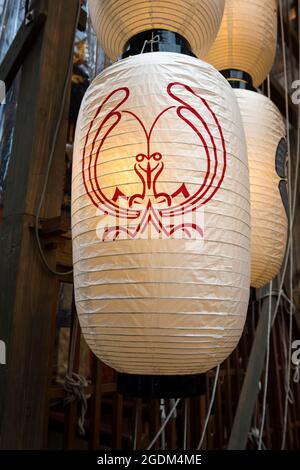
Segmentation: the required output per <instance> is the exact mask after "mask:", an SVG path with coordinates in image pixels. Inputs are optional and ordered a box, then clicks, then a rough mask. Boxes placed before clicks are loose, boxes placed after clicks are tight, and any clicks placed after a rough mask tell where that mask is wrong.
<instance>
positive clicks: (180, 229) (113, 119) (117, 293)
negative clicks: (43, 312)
mask: <svg viewBox="0 0 300 470" xmlns="http://www.w3.org/2000/svg"><path fill="white" fill-rule="evenodd" d="M72 178H73V183H72V186H73V187H72V227H73V228H72V234H73V257H74V280H75V295H76V304H77V312H78V315H79V320H80V324H81V328H82V331H83V334H84V336H85V339H86V341H87V343H88V344H89V346H90V348H91V349H92V350H93V352H94V353H95V354H96V355H97V356H99V357H100V358H101V360H103V361H104V362H105V363H107V364H108V365H110V366H111V367H113V368H114V369H116V370H118V371H120V372H127V373H132V374H160V375H178V374H182V375H185V374H194V373H200V372H204V371H207V370H208V369H210V368H212V367H214V366H215V365H216V364H218V363H220V362H222V361H223V360H224V359H225V358H226V357H227V356H228V355H229V354H230V352H231V351H232V350H233V349H234V348H235V346H236V344H237V342H238V340H239V338H240V335H241V332H242V329H243V326H244V321H245V315H246V311H247V304H248V293H249V292H248V291H249V284H250V222H249V214H250V206H249V175H248V166H247V155H246V143H245V137H244V131H243V127H242V122H241V116H240V113H239V109H238V105H237V102H236V99H235V96H234V93H233V91H232V89H231V87H230V86H229V84H228V83H227V82H226V80H225V79H224V77H222V76H221V74H219V73H218V72H217V71H216V70H215V69H214V68H213V67H211V66H210V65H209V64H206V63H205V62H202V61H200V60H198V59H196V58H193V57H190V56H185V55H181V54H175V53H161V52H155V53H149V54H141V55H138V56H134V57H130V58H128V59H124V60H122V61H119V62H117V63H115V64H114V65H113V66H111V67H109V68H108V69H106V70H105V71H104V72H102V74H100V75H99V76H98V77H97V78H96V79H95V80H94V81H93V82H92V84H91V86H90V87H89V89H88V90H87V92H86V95H85V97H84V99H83V102H82V106H81V110H80V114H79V118H78V123H77V129H76V139H75V148H74V161H73V176H72Z"/></svg>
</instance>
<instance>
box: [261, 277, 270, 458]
mask: <svg viewBox="0 0 300 470" xmlns="http://www.w3.org/2000/svg"><path fill="white" fill-rule="evenodd" d="M268 307H269V308H268V331H267V352H266V366H265V380H264V394H263V405H262V418H261V425H260V430H259V439H258V450H261V449H262V436H263V431H264V426H265V419H266V407H267V391H268V380H269V363H270V337H271V319H272V281H271V282H270V284H269V305H268Z"/></svg>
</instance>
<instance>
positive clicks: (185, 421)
mask: <svg viewBox="0 0 300 470" xmlns="http://www.w3.org/2000/svg"><path fill="white" fill-rule="evenodd" d="M187 424H188V399H187V398H186V399H185V400H184V423H183V450H186V442H187Z"/></svg>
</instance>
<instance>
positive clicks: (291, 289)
mask: <svg viewBox="0 0 300 470" xmlns="http://www.w3.org/2000/svg"><path fill="white" fill-rule="evenodd" d="M279 17H280V29H281V43H282V54H283V66H284V86H285V112H286V128H287V148H288V174H289V178H288V189H289V244H290V246H289V251H290V270H289V277H290V279H289V294H290V298H291V299H293V215H294V214H292V210H293V207H292V205H293V198H292V181H291V174H292V173H291V143H290V132H289V100H288V98H289V97H288V78H287V61H286V48H285V35H284V22H283V1H282V0H280V1H279ZM295 191H296V188H295ZM282 278H283V277H282ZM281 289H282V287H281ZM281 289H280V290H281ZM288 337H289V339H288V343H289V344H288V346H289V350H288V364H287V371H286V383H287V391H286V393H285V401H284V415H283V416H284V418H283V431H282V442H281V449H282V450H283V449H284V448H285V444H286V431H287V419H288V405H289V387H290V378H291V359H292V357H291V355H292V337H293V309H292V306H291V305H290V306H289V335H288Z"/></svg>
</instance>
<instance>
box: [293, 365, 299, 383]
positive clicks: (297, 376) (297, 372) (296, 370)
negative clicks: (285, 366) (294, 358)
mask: <svg viewBox="0 0 300 470" xmlns="http://www.w3.org/2000/svg"><path fill="white" fill-rule="evenodd" d="M299 366H300V364H297V365H296V366H295V369H294V370H295V372H294V376H293V382H294V383H299V379H300V371H299Z"/></svg>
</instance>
